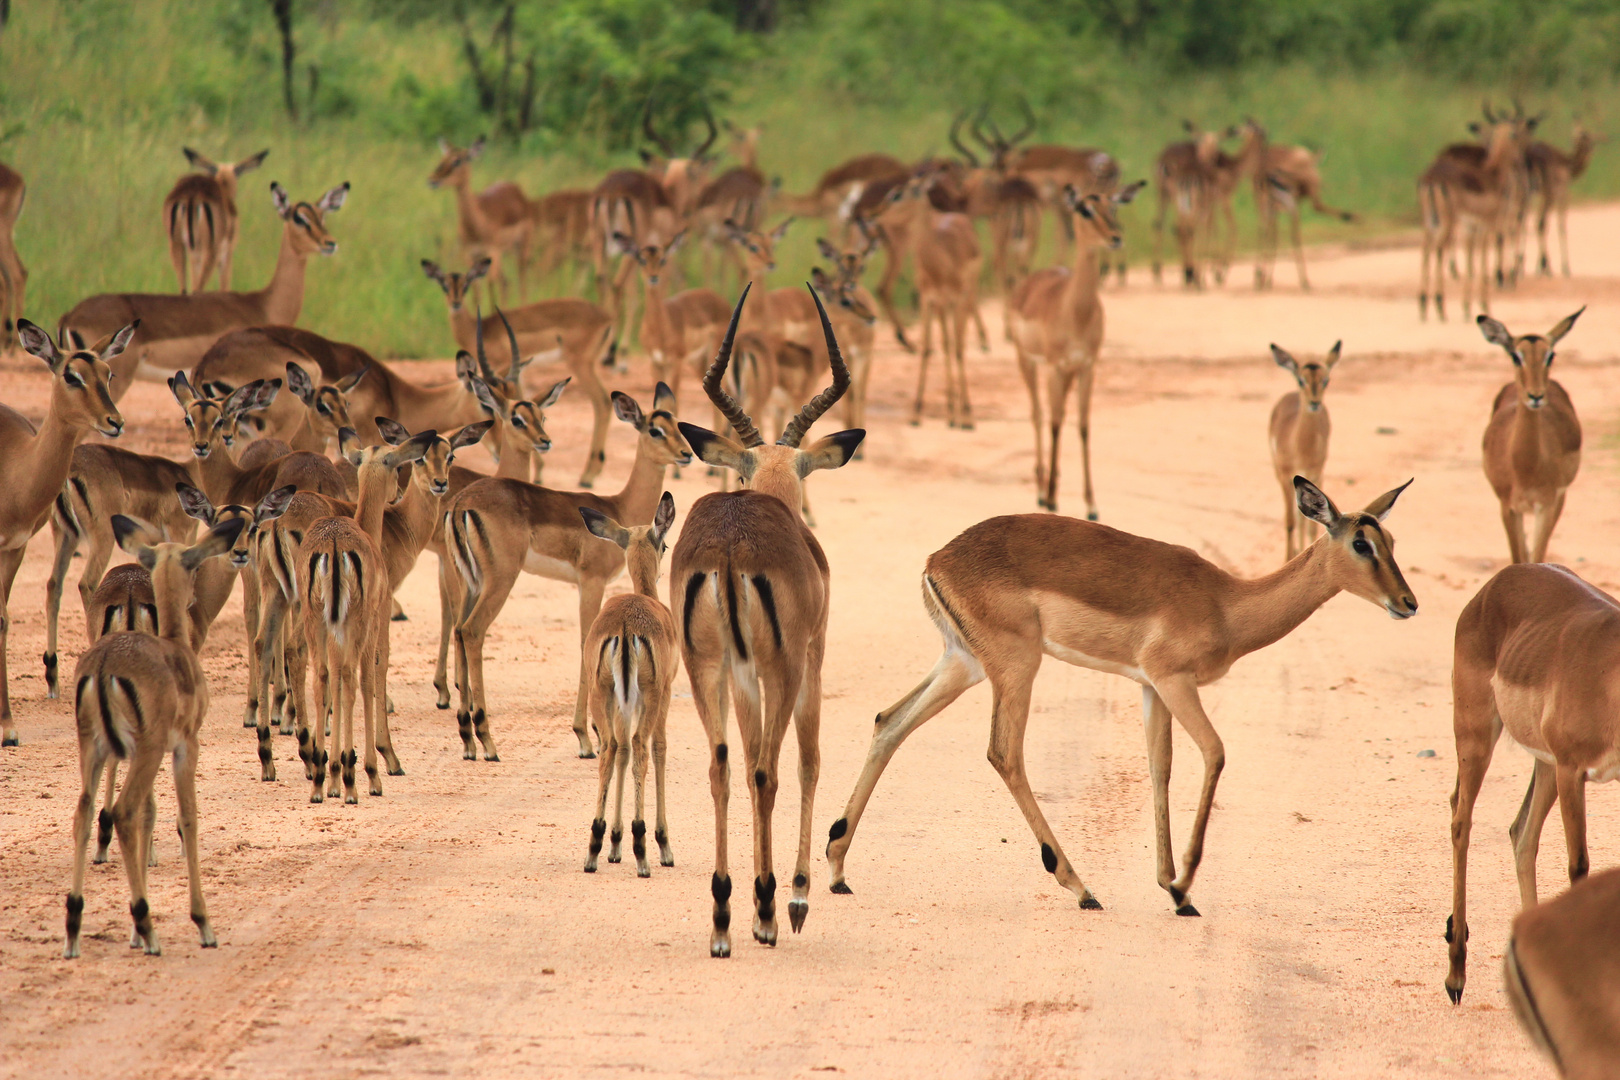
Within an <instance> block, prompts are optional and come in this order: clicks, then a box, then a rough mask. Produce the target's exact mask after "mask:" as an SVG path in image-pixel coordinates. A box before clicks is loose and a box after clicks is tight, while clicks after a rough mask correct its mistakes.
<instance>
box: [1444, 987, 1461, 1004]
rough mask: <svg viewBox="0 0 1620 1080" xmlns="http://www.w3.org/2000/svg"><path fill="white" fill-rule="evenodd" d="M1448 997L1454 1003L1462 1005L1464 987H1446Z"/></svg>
mask: <svg viewBox="0 0 1620 1080" xmlns="http://www.w3.org/2000/svg"><path fill="white" fill-rule="evenodd" d="M1446 997H1448V998H1450V999H1451V1003H1452V1004H1453V1005H1461V1004H1462V987H1460V986H1459V987H1457V988H1456V989H1455V990H1453V989H1452V988H1451V987H1449V986H1448V987H1446Z"/></svg>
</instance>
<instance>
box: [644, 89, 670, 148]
mask: <svg viewBox="0 0 1620 1080" xmlns="http://www.w3.org/2000/svg"><path fill="white" fill-rule="evenodd" d="M652 105H653V99H652V95H650V94H649V95H648V96H647V107H646V108H645V109H643V110H642V111H641V130H642V133H643V134H645V135H646V136H647V138H648V139H650V140H651V141H652V143H653V145H654V146H656V147H658V149H660V150H662V151H663V152H664V156H665V157H667V158H673V157H677V156H678V155H677V154H676V153H675V151H674V149H673V148H672V147H671V146H670V145H669V143H667V142H665V141H664V137H663V136H662V135H660V134H658V132H657V131H655V130H653V122H652Z"/></svg>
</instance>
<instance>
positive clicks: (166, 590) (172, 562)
mask: <svg viewBox="0 0 1620 1080" xmlns="http://www.w3.org/2000/svg"><path fill="white" fill-rule="evenodd" d="M190 594H191V575H190V574H188V573H186V571H185V568H184V567H182V566H181V565H180V561H179V560H178V559H175V558H172V557H169V558H160V559H159V560H158V564H157V565H156V566H155V567H153V568H152V595H153V598H154V599H155V600H156V601H157V624H158V632H157V636H158V637H160V638H162V639H163V640H164V641H173V642H175V643H176V644H179V645H184V646H186V647H187V648H190V647H191V615H190V614H189V613H188V612H187V611H186V606H187V604H188V602H189V601H190V599H191V595H190Z"/></svg>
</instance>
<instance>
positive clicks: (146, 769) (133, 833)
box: [113, 753, 163, 956]
mask: <svg viewBox="0 0 1620 1080" xmlns="http://www.w3.org/2000/svg"><path fill="white" fill-rule="evenodd" d="M161 764H162V759H161V758H160V757H159V756H158V755H157V754H155V753H148V754H140V753H137V754H136V755H135V756H134V757H132V758H131V759H130V763H129V775H128V777H127V778H126V779H125V780H124V790H123V791H122V792H121V793H120V794H119V796H118V801H117V802H116V803H114V804H113V827H114V828H115V829H117V831H118V853H119V854H120V855H122V856H123V859H124V874H125V876H126V877H128V878H129V915H130V919H131V921H132V922H133V923H134V935H133V936H132V937H131V938H130V947H131V948H144V949H145V950H146V954H147V955H148V956H157V955H159V954H161V953H162V952H163V949H162V947H161V946H160V945H158V940H157V932H156V931H155V930H153V929H152V908H151V905H150V904H148V903H147V899H146V835H147V829H148V826H147V824H146V818H147V817H148V813H149V808H148V806H147V795H146V793H147V792H150V791H151V790H152V782H153V781H154V780H155V779H156V778H157V771H158V766H159V765H161Z"/></svg>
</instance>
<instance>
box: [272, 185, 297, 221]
mask: <svg viewBox="0 0 1620 1080" xmlns="http://www.w3.org/2000/svg"><path fill="white" fill-rule="evenodd" d="M270 201H271V203H272V204H273V205H274V206H275V208H276V213H277V214H279V215H281V218H282V220H286V218H287V216H288V215H290V214H291V213H292V200H291V199H289V198H287V189H286V188H284V187H282V186H281V183H280V182H279V181H276V180H272V181H270Z"/></svg>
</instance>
